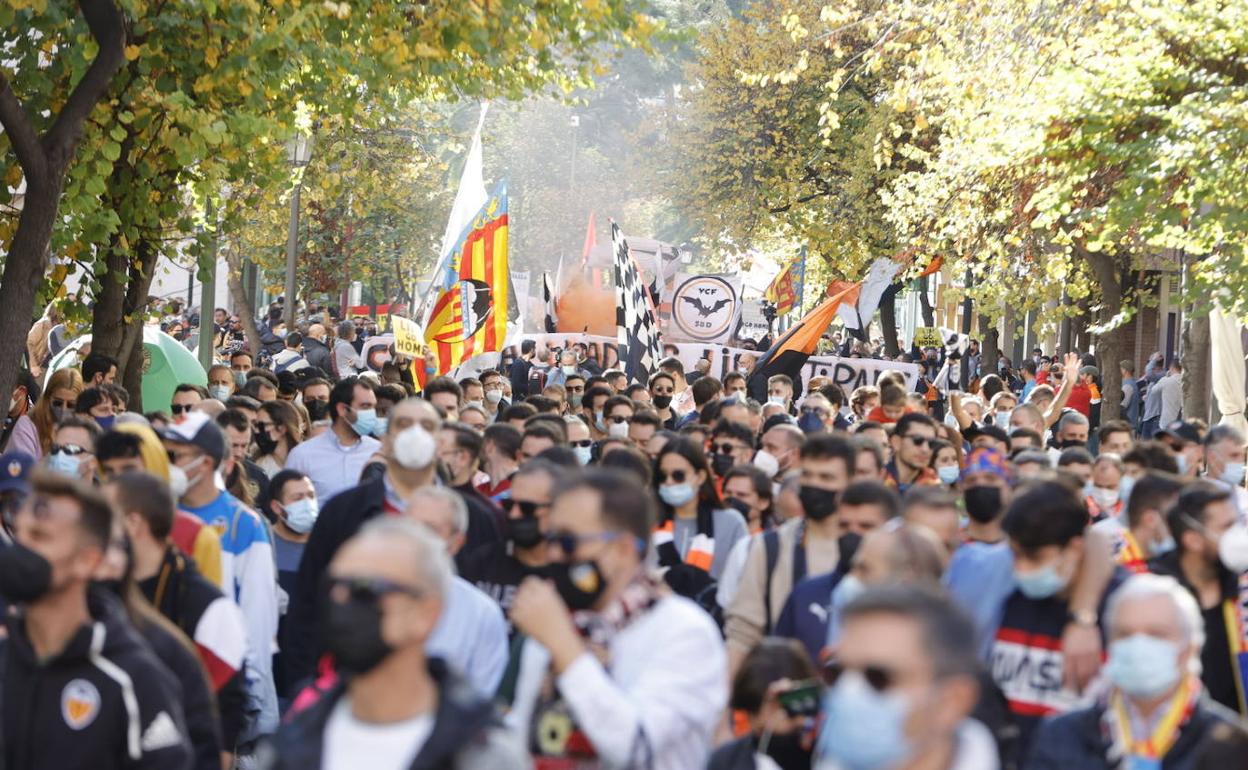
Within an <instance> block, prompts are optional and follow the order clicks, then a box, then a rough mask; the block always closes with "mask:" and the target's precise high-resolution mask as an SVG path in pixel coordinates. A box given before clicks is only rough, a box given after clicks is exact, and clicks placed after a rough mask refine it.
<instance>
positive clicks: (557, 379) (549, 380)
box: [546, 348, 589, 387]
mask: <svg viewBox="0 0 1248 770" xmlns="http://www.w3.org/2000/svg"><path fill="white" fill-rule="evenodd" d="M569 377H582V378H584V379H587V380H588V379H589V372H587V371H585V370H584V369H582V368H581V367H580V366H578V365H577V361H576V353H575V352H574V351H573V350H572V348H568V349H567V350H564V351H563V352H562V353H560V354H559V363H558V364H557V365H555V366H552V367H550V373H549V374H547V375H546V385H547V387H549V386H551V385H563V384H564V383H565V382H567V379H568V378H569Z"/></svg>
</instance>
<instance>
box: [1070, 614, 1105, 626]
mask: <svg viewBox="0 0 1248 770" xmlns="http://www.w3.org/2000/svg"><path fill="white" fill-rule="evenodd" d="M1097 620H1098V618H1097V616H1096V610H1070V611H1068V612H1067V613H1066V622H1067V623H1074V624H1076V625H1080V626H1086V627H1088V628H1095V627H1096V622H1097Z"/></svg>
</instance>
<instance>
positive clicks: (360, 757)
mask: <svg viewBox="0 0 1248 770" xmlns="http://www.w3.org/2000/svg"><path fill="white" fill-rule="evenodd" d="M432 732H433V714H420V715H418V716H415V717H412V718H411V719H407V720H404V721H402V722H394V723H391V724H386V725H374V724H369V723H367V722H361V721H360V720H358V719H356V718H355V716H353V715H352V713H351V701H350V698H348V697H346V696H345V695H344V696H343V697H342V699H341V700H339V701H338V703H337V704H336V705H335V706H334V712H333V713H332V714H330V715H329V722H328V723H326V725H325V747H324V749H325V751H324V757H323V760H322V762H321V767H322V768H324V770H358V768H361V767H366V768H368V770H405V769H406V768H408V767H410V766H411V764H412V761H413V760H414V759H416V755H417V754H419V753H420V750H421V748H423V747H424V745H425V741H427V740H428V739H429V734H430V733H432Z"/></svg>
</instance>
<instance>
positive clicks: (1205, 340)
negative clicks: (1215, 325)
mask: <svg viewBox="0 0 1248 770" xmlns="http://www.w3.org/2000/svg"><path fill="white" fill-rule="evenodd" d="M1183 317H1184V321H1185V322H1184V324H1183V419H1184V420H1208V419H1209V390H1210V388H1211V387H1212V385H1211V380H1210V376H1211V374H1210V369H1212V368H1213V363H1212V361H1213V359H1212V353H1213V348H1212V341H1211V340H1210V337H1209V316H1208V315H1206V314H1202V315H1200V316H1196V315H1195V314H1194V313H1192V312H1190V311H1189V312H1187V313H1184V314H1183Z"/></svg>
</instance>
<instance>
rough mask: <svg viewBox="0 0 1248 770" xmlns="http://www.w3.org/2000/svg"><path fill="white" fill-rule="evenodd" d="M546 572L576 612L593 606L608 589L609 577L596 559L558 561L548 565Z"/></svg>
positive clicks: (565, 600)
mask: <svg viewBox="0 0 1248 770" xmlns="http://www.w3.org/2000/svg"><path fill="white" fill-rule="evenodd" d="M546 574H547V575H548V576H549V577H550V579H551V580H553V581H554V582H555V590H556V591H558V592H559V596H561V597H562V598H563V603H564V604H566V605H568V609H570V610H572V611H574V612H575V611H576V610H588V609H590V608H592V607H593V606H594V604H595V603H596V602H597V601H598V599H599V597H601V596H602V593H603V592H604V591H606V590H607V579H606V578H605V577H603V575H602V570H601V569H599V568H598V562H596V561H577V562H556V563H554V564H551V565H549V566H547V567H546Z"/></svg>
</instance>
